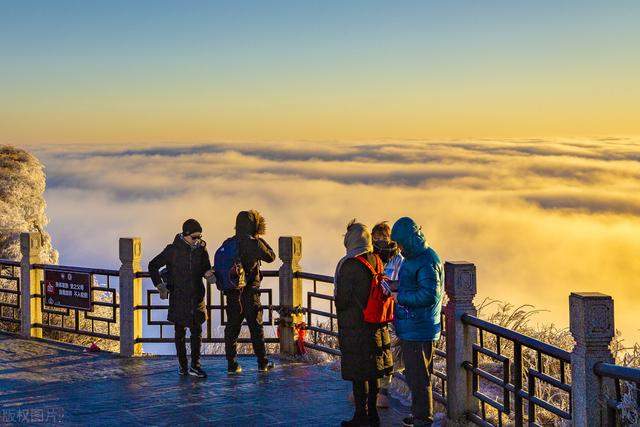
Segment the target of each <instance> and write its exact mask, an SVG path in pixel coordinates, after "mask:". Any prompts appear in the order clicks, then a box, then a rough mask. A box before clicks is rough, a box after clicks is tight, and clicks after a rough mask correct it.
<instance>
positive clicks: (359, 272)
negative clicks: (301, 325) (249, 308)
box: [335, 220, 393, 426]
mask: <svg viewBox="0 0 640 427" xmlns="http://www.w3.org/2000/svg"><path fill="white" fill-rule="evenodd" d="M344 246H345V248H346V249H347V254H346V255H345V256H344V257H343V258H342V259H341V260H340V262H339V263H338V266H337V267H336V274H335V303H336V311H337V317H338V343H339V344H340V351H341V352H342V357H341V359H340V368H341V373H342V378H343V379H344V380H347V381H351V382H352V383H353V395H354V403H355V413H354V415H353V418H352V419H351V420H349V421H343V422H342V426H361V425H371V426H377V425H380V417H379V416H378V410H377V408H376V400H377V397H378V390H379V381H380V378H383V377H384V376H386V375H389V374H390V373H391V370H392V369H393V356H392V355H391V340H390V338H389V328H388V326H387V324H386V323H380V324H373V323H367V322H365V319H364V313H363V310H364V307H366V306H367V302H368V300H369V292H370V288H371V281H372V278H373V274H372V272H371V271H370V270H369V268H368V267H367V266H366V265H365V264H364V263H363V262H362V261H360V260H358V259H357V258H358V257H360V256H362V258H363V259H364V260H366V262H367V263H368V264H369V265H371V266H377V265H378V263H381V262H382V261H380V259H379V257H378V256H376V255H374V254H373V245H372V243H371V234H369V230H368V229H367V226H366V225H363V224H360V223H357V222H355V220H354V221H352V222H351V223H349V225H348V226H347V233H346V234H345V236H344Z"/></svg>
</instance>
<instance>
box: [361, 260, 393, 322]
mask: <svg viewBox="0 0 640 427" xmlns="http://www.w3.org/2000/svg"><path fill="white" fill-rule="evenodd" d="M375 257H376V268H373V266H372V265H371V264H369V261H367V259H366V258H365V257H363V256H362V255H361V256H359V257H356V259H357V260H358V261H360V262H361V263H362V264H364V265H365V266H366V267H367V268H368V269H369V271H371V274H373V277H372V279H371V288H370V289H369V300H368V301H367V306H366V307H365V308H364V310H363V312H364V321H365V322H367V323H375V324H379V323H389V322H392V321H393V308H394V305H395V300H394V299H393V297H392V296H391V295H388V294H386V293H385V291H384V288H383V286H382V283H381V282H382V281H383V280H385V279H386V277H385V275H384V273H383V267H382V260H381V259H380V257H379V256H378V255H375Z"/></svg>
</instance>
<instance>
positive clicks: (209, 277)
mask: <svg viewBox="0 0 640 427" xmlns="http://www.w3.org/2000/svg"><path fill="white" fill-rule="evenodd" d="M204 278H205V279H206V280H207V284H209V285H215V283H216V275H215V274H214V271H213V268H212V269H211V270H208V271H207V272H206V273H204Z"/></svg>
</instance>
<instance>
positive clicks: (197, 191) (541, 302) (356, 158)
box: [33, 138, 640, 340]
mask: <svg viewBox="0 0 640 427" xmlns="http://www.w3.org/2000/svg"><path fill="white" fill-rule="evenodd" d="M33 149H34V150H35V152H36V153H37V154H38V156H39V157H40V158H41V160H42V161H43V162H44V164H45V166H46V172H47V177H48V189H47V192H46V197H47V202H48V204H49V214H50V216H51V218H52V223H51V225H50V231H51V233H52V235H53V238H54V243H55V244H56V246H57V247H58V248H59V249H60V252H61V262H64V263H75V264H80V263H81V264H88V263H91V264H95V265H96V266H115V265H117V245H116V243H117V238H118V237H119V236H125V235H138V236H141V237H142V238H143V246H144V256H145V259H146V260H148V259H149V258H150V257H151V256H153V255H154V254H155V252H157V251H159V250H160V249H161V248H162V247H163V245H164V244H165V243H166V242H168V241H169V240H171V238H172V236H173V234H174V233H175V232H177V230H178V229H179V226H180V224H181V222H182V221H183V220H184V219H185V218H188V217H195V218H197V219H199V220H200V221H201V223H202V224H203V226H204V229H205V230H204V231H205V238H206V239H207V240H208V241H209V244H210V245H211V246H214V247H217V245H218V243H219V242H220V241H221V240H222V239H223V238H224V237H226V236H228V235H230V234H231V233H232V231H233V221H234V218H235V214H236V212H237V211H238V210H241V209H249V208H256V209H258V210H260V211H262V212H263V213H264V215H265V216H266V218H267V221H268V239H269V240H271V241H272V242H273V243H274V244H275V242H276V240H277V236H278V235H291V234H299V235H302V236H303V242H304V245H303V246H304V258H303V266H304V268H305V270H308V271H313V272H319V273H330V272H332V271H333V268H334V265H335V262H336V260H337V259H338V258H339V257H340V256H341V254H342V252H343V250H342V247H341V242H342V234H343V232H344V227H345V224H346V223H347V221H348V220H349V219H351V218H353V217H357V218H358V219H359V220H362V221H365V222H367V223H370V224H373V223H374V222H376V221H378V220H383V219H384V220H392V221H393V220H394V219H396V218H398V217H400V216H404V215H409V216H412V217H414V218H415V219H416V220H417V221H418V222H420V223H421V224H422V225H423V228H424V229H425V231H426V234H427V237H428V239H429V242H430V243H431V244H432V245H433V246H434V248H436V250H437V251H438V252H439V253H440V254H441V255H442V257H443V258H444V259H448V260H454V259H455V260H461V259H464V260H468V261H472V262H474V263H476V265H477V266H478V272H479V274H478V278H479V283H478V286H479V294H480V296H481V297H483V296H491V297H494V298H502V299H507V300H510V301H511V302H514V303H517V304H519V303H532V304H534V305H536V306H537V307H539V308H544V309H548V310H550V311H551V312H550V313H549V315H548V319H547V320H552V321H556V322H559V323H560V324H561V325H566V324H567V316H568V309H567V306H568V294H569V292H571V291H601V292H605V293H609V294H611V295H613V296H614V298H616V315H617V317H616V322H617V326H618V327H619V328H620V329H622V330H623V332H624V334H625V335H626V336H628V337H629V339H633V340H640V339H639V338H640V331H638V326H637V325H636V322H635V320H634V319H635V315H634V313H633V310H634V307H637V306H638V305H639V304H640V292H638V291H640V285H639V284H638V277H640V261H639V256H640V191H639V190H640V140H635V139H627V138H603V139H598V140H595V139H592V140H508V141H493V140H474V141H442V142H424V141H374V142H371V143H366V144H365V143H344V142H326V143H320V142H313V143H311V142H286V143H282V142H279V143H267V142H265V143H259V144H245V145H241V144H226V143H211V144H202V145H196V146H184V145H172V144H158V145H156V146H152V145H146V146H143V145H138V146H136V145H132V146H102V147H100V148H99V149H96V146H95V145H93V146H89V145H87V146H82V145H77V146H54V145H46V146H39V147H34V148H33Z"/></svg>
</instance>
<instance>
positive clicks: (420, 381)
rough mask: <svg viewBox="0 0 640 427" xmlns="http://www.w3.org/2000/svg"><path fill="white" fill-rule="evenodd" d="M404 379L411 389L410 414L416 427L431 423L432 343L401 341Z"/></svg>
mask: <svg viewBox="0 0 640 427" xmlns="http://www.w3.org/2000/svg"><path fill="white" fill-rule="evenodd" d="M400 345H401V346H402V359H403V360H404V369H405V377H406V379H407V383H408V384H409V388H410V389H411V413H412V414H413V418H414V422H415V425H416V426H420V425H423V426H424V425H430V423H432V422H433V393H432V390H431V372H432V371H433V346H434V342H433V341H427V342H420V341H402V342H401V344H400Z"/></svg>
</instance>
